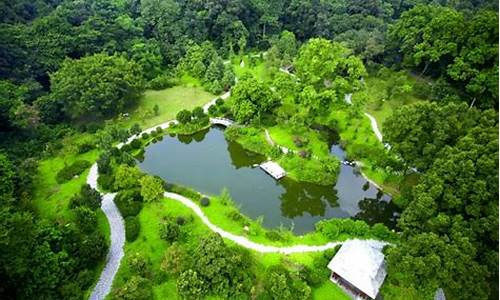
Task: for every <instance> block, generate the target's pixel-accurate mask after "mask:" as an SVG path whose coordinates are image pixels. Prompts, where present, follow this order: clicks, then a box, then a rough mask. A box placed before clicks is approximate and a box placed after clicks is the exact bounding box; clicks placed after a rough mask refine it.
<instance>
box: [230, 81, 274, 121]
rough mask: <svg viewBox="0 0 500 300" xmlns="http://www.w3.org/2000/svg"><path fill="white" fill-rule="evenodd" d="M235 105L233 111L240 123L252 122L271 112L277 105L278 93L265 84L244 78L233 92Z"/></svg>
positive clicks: (232, 96) (232, 97)
mask: <svg viewBox="0 0 500 300" xmlns="http://www.w3.org/2000/svg"><path fill="white" fill-rule="evenodd" d="M231 99H232V100H233V104H232V107H231V111H232V113H233V115H234V117H235V119H236V121H238V122H240V123H248V122H250V121H251V120H253V119H255V118H257V119H260V118H261V116H262V115H263V114H264V113H266V112H270V111H271V110H272V109H273V108H274V107H275V106H276V105H277V104H278V98H277V96H276V93H275V92H274V91H272V90H271V89H269V87H268V86H266V85H265V84H264V83H263V82H261V81H258V80H256V79H255V78H253V77H246V78H242V79H241V80H240V81H238V83H237V84H236V86H235V87H234V88H233V90H232V91H231Z"/></svg>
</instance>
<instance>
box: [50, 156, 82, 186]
mask: <svg viewBox="0 0 500 300" xmlns="http://www.w3.org/2000/svg"><path fill="white" fill-rule="evenodd" d="M90 165H91V164H90V162H88V161H86V160H77V161H75V162H73V163H72V164H71V165H68V166H65V167H64V168H62V169H61V170H60V171H59V172H57V175H56V181H57V183H64V182H66V181H69V180H71V179H73V177H75V176H76V175H80V174H81V173H83V171H85V169H87V168H88V167H90Z"/></svg>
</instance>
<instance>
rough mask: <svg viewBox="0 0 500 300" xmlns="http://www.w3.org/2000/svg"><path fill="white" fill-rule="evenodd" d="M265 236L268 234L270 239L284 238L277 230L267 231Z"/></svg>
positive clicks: (267, 236) (279, 239)
mask: <svg viewBox="0 0 500 300" xmlns="http://www.w3.org/2000/svg"><path fill="white" fill-rule="evenodd" d="M265 236H266V238H268V239H270V240H271V241H281V240H283V236H281V233H280V232H278V231H276V230H270V231H266V233H265Z"/></svg>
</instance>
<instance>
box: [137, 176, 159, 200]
mask: <svg viewBox="0 0 500 300" xmlns="http://www.w3.org/2000/svg"><path fill="white" fill-rule="evenodd" d="M139 183H140V185H141V196H142V198H143V199H144V201H146V202H154V201H158V200H160V199H161V198H163V181H162V180H161V179H159V178H156V177H154V176H151V175H146V176H143V177H142V178H141V179H140V180H139Z"/></svg>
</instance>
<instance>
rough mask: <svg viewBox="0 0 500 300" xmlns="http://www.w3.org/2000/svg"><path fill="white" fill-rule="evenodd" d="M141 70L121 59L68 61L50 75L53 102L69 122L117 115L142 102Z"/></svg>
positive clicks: (101, 57)
mask: <svg viewBox="0 0 500 300" xmlns="http://www.w3.org/2000/svg"><path fill="white" fill-rule="evenodd" d="M142 89H143V81H142V73H141V69H140V67H139V66H138V65H137V64H136V63H134V62H131V61H128V60H127V59H125V58H124V57H121V56H116V55H114V56H108V55H105V54H96V55H93V56H89V57H85V58H82V59H79V60H67V61H65V62H64V63H63V65H62V66H61V69H59V70H58V71H57V72H56V73H54V74H52V75H51V90H52V95H51V97H52V98H53V101H61V102H62V109H63V112H64V113H65V114H66V115H67V116H68V117H70V118H79V117H83V116H87V115H90V114H97V115H101V116H105V115H109V114H113V113H118V112H121V111H123V109H124V108H125V107H127V106H128V105H131V104H133V103H134V102H136V101H137V100H138V99H139V96H140V95H141V92H142Z"/></svg>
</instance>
